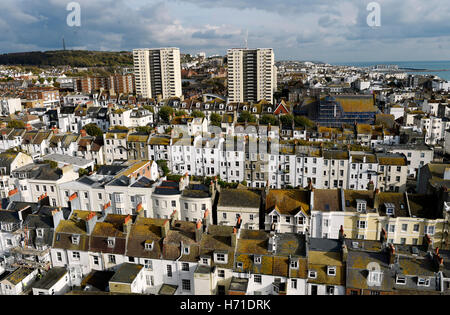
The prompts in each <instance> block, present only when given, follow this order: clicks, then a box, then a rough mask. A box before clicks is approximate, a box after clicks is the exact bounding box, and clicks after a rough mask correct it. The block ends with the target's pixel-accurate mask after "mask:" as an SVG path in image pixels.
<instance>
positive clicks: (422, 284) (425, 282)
mask: <svg viewBox="0 0 450 315" xmlns="http://www.w3.org/2000/svg"><path fill="white" fill-rule="evenodd" d="M417 286H420V287H429V286H430V279H425V278H418V279H417Z"/></svg>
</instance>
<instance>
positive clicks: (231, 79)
mask: <svg viewBox="0 0 450 315" xmlns="http://www.w3.org/2000/svg"><path fill="white" fill-rule="evenodd" d="M276 89H277V71H276V67H275V55H274V53H273V49H272V48H264V49H263V48H258V49H242V48H233V49H229V50H228V97H229V102H230V103H234V102H253V103H256V102H258V101H260V100H262V99H264V100H266V101H268V102H270V103H273V93H274V92H275V91H276Z"/></svg>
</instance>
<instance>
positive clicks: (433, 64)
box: [334, 61, 450, 81]
mask: <svg viewBox="0 0 450 315" xmlns="http://www.w3.org/2000/svg"><path fill="white" fill-rule="evenodd" d="M334 64H335V65H340V66H354V67H371V66H376V65H398V67H399V68H407V69H419V70H422V69H423V70H427V71H423V72H422V71H408V70H406V72H407V73H411V74H422V75H436V76H438V77H440V78H441V79H443V80H446V81H450V61H377V62H341V63H334ZM433 70H446V71H433Z"/></svg>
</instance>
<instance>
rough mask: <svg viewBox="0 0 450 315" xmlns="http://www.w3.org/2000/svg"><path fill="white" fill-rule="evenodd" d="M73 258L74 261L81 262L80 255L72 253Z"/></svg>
mask: <svg viewBox="0 0 450 315" xmlns="http://www.w3.org/2000/svg"><path fill="white" fill-rule="evenodd" d="M72 258H73V260H80V253H79V252H72Z"/></svg>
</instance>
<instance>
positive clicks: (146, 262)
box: [144, 259, 153, 270]
mask: <svg viewBox="0 0 450 315" xmlns="http://www.w3.org/2000/svg"><path fill="white" fill-rule="evenodd" d="M152 266H153V265H152V261H151V260H150V259H144V268H145V269H150V270H151V269H152Z"/></svg>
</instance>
